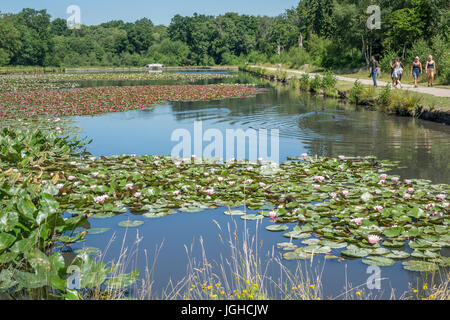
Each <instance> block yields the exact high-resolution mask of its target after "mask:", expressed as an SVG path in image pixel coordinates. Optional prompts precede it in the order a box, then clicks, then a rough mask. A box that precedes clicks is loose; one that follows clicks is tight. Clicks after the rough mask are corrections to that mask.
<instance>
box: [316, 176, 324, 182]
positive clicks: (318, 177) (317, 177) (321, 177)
mask: <svg viewBox="0 0 450 320" xmlns="http://www.w3.org/2000/svg"><path fill="white" fill-rule="evenodd" d="M314 181H319V182H323V181H325V177H323V176H315V177H314Z"/></svg>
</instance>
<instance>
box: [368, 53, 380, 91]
mask: <svg viewBox="0 0 450 320" xmlns="http://www.w3.org/2000/svg"><path fill="white" fill-rule="evenodd" d="M379 70H380V68H379V67H378V61H377V60H376V59H375V57H374V56H372V57H371V58H370V76H371V77H372V79H373V85H374V87H375V88H376V87H377V86H378V84H377V76H378V73H379Z"/></svg>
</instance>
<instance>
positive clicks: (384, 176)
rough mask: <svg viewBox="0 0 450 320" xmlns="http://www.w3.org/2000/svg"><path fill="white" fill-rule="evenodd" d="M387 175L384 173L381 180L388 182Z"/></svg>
mask: <svg viewBox="0 0 450 320" xmlns="http://www.w3.org/2000/svg"><path fill="white" fill-rule="evenodd" d="M387 177H388V176H387V174H385V173H383V174H381V175H380V180H386V179H387Z"/></svg>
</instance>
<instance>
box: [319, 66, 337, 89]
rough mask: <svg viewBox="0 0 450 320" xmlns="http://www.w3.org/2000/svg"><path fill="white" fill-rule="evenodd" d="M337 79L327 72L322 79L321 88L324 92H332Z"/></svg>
mask: <svg viewBox="0 0 450 320" xmlns="http://www.w3.org/2000/svg"><path fill="white" fill-rule="evenodd" d="M336 84H337V79H336V76H335V75H334V74H333V73H332V72H331V71H327V72H326V73H325V75H324V76H323V77H322V83H321V87H322V89H323V90H324V91H333V90H334V89H336Z"/></svg>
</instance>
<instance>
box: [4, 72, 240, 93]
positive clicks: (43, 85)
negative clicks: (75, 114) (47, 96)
mask: <svg viewBox="0 0 450 320" xmlns="http://www.w3.org/2000/svg"><path fill="white" fill-rule="evenodd" d="M234 77H236V75H235V74H227V73H182V72H180V73H178V72H164V73H150V72H129V73H119V72H109V73H106V72H104V73H44V74H26V75H17V74H14V75H3V76H0V92H9V91H12V92H16V91H30V90H42V89H62V88H75V87H79V86H80V84H81V83H82V82H84V81H89V80H99V81H100V80H101V81H103V80H114V81H146V80H185V81H197V80H210V79H227V78H234Z"/></svg>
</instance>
